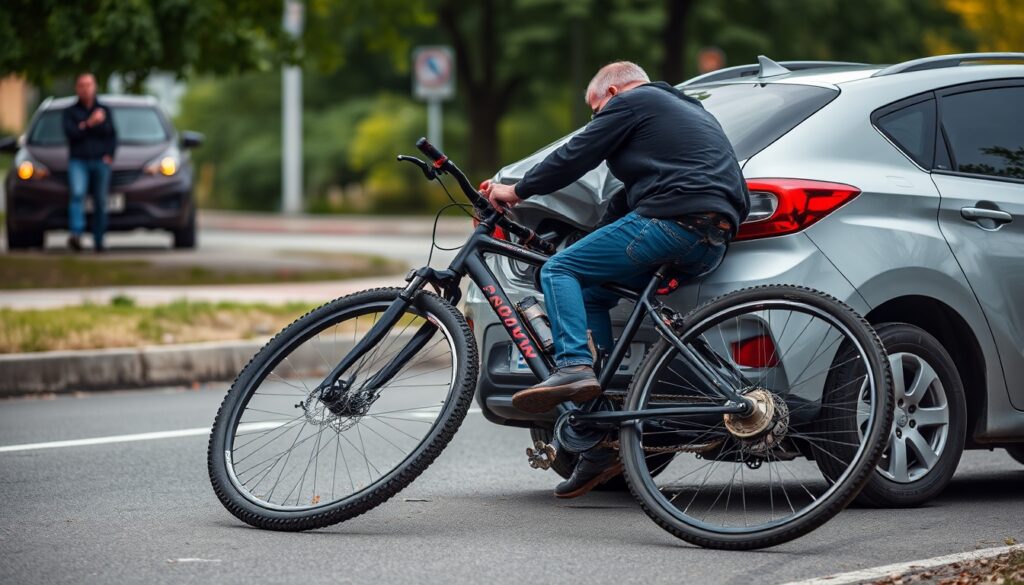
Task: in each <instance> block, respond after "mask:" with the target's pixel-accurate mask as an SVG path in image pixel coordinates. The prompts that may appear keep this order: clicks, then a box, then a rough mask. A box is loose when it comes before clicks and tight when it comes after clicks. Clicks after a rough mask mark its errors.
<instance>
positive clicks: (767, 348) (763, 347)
mask: <svg viewBox="0 0 1024 585" xmlns="http://www.w3.org/2000/svg"><path fill="white" fill-rule="evenodd" d="M731 345H732V359H733V361H734V362H736V363H737V364H738V365H741V366H746V367H748V368H774V367H775V366H777V365H779V358H778V352H776V351H775V342H774V341H772V338H771V337H769V336H767V335H758V336H757V337H751V338H750V339H744V340H743V341H734V342H732V344H731Z"/></svg>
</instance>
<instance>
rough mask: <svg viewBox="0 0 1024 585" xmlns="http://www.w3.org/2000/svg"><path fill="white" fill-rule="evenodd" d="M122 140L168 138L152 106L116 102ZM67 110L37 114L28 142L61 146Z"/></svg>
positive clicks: (115, 116)
mask: <svg viewBox="0 0 1024 585" xmlns="http://www.w3.org/2000/svg"><path fill="white" fill-rule="evenodd" d="M110 113H111V116H112V117H113V119H114V128H115V129H117V140H118V143H119V144H159V143H161V142H166V141H167V140H168V139H169V138H168V136H167V130H166V129H165V128H164V125H163V123H162V121H161V120H160V114H159V113H157V111H156V110H154V109H153V108H146V107H143V108H140V107H129V106H115V107H111V108H110ZM63 117H64V110H48V111H45V112H43V113H42V114H40V115H39V117H38V118H36V121H35V124H33V126H32V129H31V130H29V135H28V143H29V144H33V145H36V146H60V145H61V144H66V143H67V138H65V136H64V126H63Z"/></svg>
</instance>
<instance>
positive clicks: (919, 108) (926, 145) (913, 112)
mask: <svg viewBox="0 0 1024 585" xmlns="http://www.w3.org/2000/svg"><path fill="white" fill-rule="evenodd" d="M875 125H876V126H878V129H879V130H881V131H882V132H883V133H884V134H885V135H886V136H887V137H889V140H892V141H893V143H895V144H896V146H897V147H898V148H899V149H900V150H902V151H903V152H904V153H905V154H906V155H907V156H909V157H910V158H911V159H913V160H914V162H916V163H917V164H919V165H921V166H922V167H923V168H926V169H930V168H932V162H933V159H934V154H935V100H932V99H929V100H926V101H923V102H919V103H916V104H913V105H909V106H907V107H905V108H900V109H898V110H896V111H895V112H890V113H888V114H885V115H884V116H881V117H879V118H878V120H877V121H876V122H875Z"/></svg>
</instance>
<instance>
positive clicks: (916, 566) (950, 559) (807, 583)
mask: <svg viewBox="0 0 1024 585" xmlns="http://www.w3.org/2000/svg"><path fill="white" fill-rule="evenodd" d="M1014 550H1024V547H1021V546H1019V545H1014V546H996V547H992V548H983V549H980V550H972V551H968V552H962V553H955V554H951V555H946V556H943V557H932V558H930V559H922V560H919V561H909V562H906V563H895V564H892V565H884V566H881V567H873V568H870V569H861V570H859V571H850V572H849V573H836V574H835V575H829V576H827V577H815V578H813V579H805V580H803V581H790V582H788V583H784V584H783V585H849V584H850V583H860V582H862V581H877V580H878V579H883V578H885V577H888V576H889V575H894V574H900V575H902V574H904V573H907V572H909V571H920V570H923V569H931V568H933V567H939V566H942V565H949V564H952V563H962V562H964V561H974V560H977V559H984V558H988V557H995V556H999V555H1001V554H1005V553H1008V552H1010V551H1014Z"/></svg>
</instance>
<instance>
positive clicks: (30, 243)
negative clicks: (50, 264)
mask: <svg viewBox="0 0 1024 585" xmlns="http://www.w3.org/2000/svg"><path fill="white" fill-rule="evenodd" d="M45 235H46V232H43V231H34V232H23V231H15V230H12V229H11V228H10V226H7V249H8V250H27V249H30V248H42V247H43V241H44V239H45V238H44V236H45Z"/></svg>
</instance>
